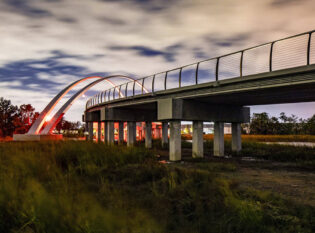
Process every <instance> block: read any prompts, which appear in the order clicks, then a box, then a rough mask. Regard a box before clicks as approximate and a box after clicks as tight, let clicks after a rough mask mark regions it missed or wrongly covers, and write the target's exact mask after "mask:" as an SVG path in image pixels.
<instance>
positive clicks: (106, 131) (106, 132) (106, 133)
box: [104, 121, 108, 143]
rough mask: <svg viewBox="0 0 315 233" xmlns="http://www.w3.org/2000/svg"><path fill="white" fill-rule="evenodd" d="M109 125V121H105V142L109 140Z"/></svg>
mask: <svg viewBox="0 0 315 233" xmlns="http://www.w3.org/2000/svg"><path fill="white" fill-rule="evenodd" d="M107 129H108V125H107V121H105V122H104V142H105V143H107V142H108V130H107Z"/></svg>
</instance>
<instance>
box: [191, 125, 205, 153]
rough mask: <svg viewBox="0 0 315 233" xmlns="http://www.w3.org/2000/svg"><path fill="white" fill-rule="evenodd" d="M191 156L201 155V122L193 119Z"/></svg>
mask: <svg viewBox="0 0 315 233" xmlns="http://www.w3.org/2000/svg"><path fill="white" fill-rule="evenodd" d="M192 157H193V158H202V157H203V122H202V121H193V136H192Z"/></svg>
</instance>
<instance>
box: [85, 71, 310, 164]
mask: <svg viewBox="0 0 315 233" xmlns="http://www.w3.org/2000/svg"><path fill="white" fill-rule="evenodd" d="M308 101H315V66H314V65H311V66H307V67H300V68H294V69H288V70H281V71H274V72H270V73H265V74H259V75H253V76H248V77H240V78H234V79H230V80H222V81H218V82H213V83H207V84H200V85H195V86H191V87H186V88H180V89H171V90H166V91H159V92H157V93H154V94H145V95H141V96H135V97H132V98H125V99H119V100H113V101H110V102H106V103H105V104H102V105H98V106H94V107H93V108H90V109H87V110H86V112H85V121H86V122H112V121H116V122H136V121H137V122H153V121H162V122H169V123H170V159H171V160H179V159H180V157H181V156H180V145H179V144H180V121H185V120H187V121H193V129H194V131H196V132H195V133H194V135H195V134H196V135H195V141H194V139H193V153H195V155H196V156H202V154H203V150H202V148H201V147H202V143H201V142H200V141H202V122H204V121H207V122H209V121H212V122H215V127H214V132H215V138H214V154H215V155H219V156H220V155H223V153H224V147H223V146H222V145H223V143H224V139H223V127H224V125H223V123H224V122H227V123H232V134H234V136H233V135H232V138H233V139H232V147H233V148H234V149H235V150H236V151H237V150H240V148H241V147H240V135H241V134H240V131H241V128H240V123H243V122H249V120H250V111H249V108H248V107H244V106H252V105H262V104H281V103H297V102H308ZM194 145H195V149H194Z"/></svg>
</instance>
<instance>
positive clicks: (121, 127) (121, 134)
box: [118, 121, 124, 144]
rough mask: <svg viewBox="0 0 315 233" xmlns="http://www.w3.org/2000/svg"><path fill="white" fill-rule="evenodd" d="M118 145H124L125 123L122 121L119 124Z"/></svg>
mask: <svg viewBox="0 0 315 233" xmlns="http://www.w3.org/2000/svg"><path fill="white" fill-rule="evenodd" d="M118 143H119V144H123V143H124V122H123V121H120V122H119V123H118Z"/></svg>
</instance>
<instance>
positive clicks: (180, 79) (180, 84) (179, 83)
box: [178, 67, 183, 87]
mask: <svg viewBox="0 0 315 233" xmlns="http://www.w3.org/2000/svg"><path fill="white" fill-rule="evenodd" d="M182 70H183V68H182V67H181V68H180V70H179V77H178V87H181V86H182Z"/></svg>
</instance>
